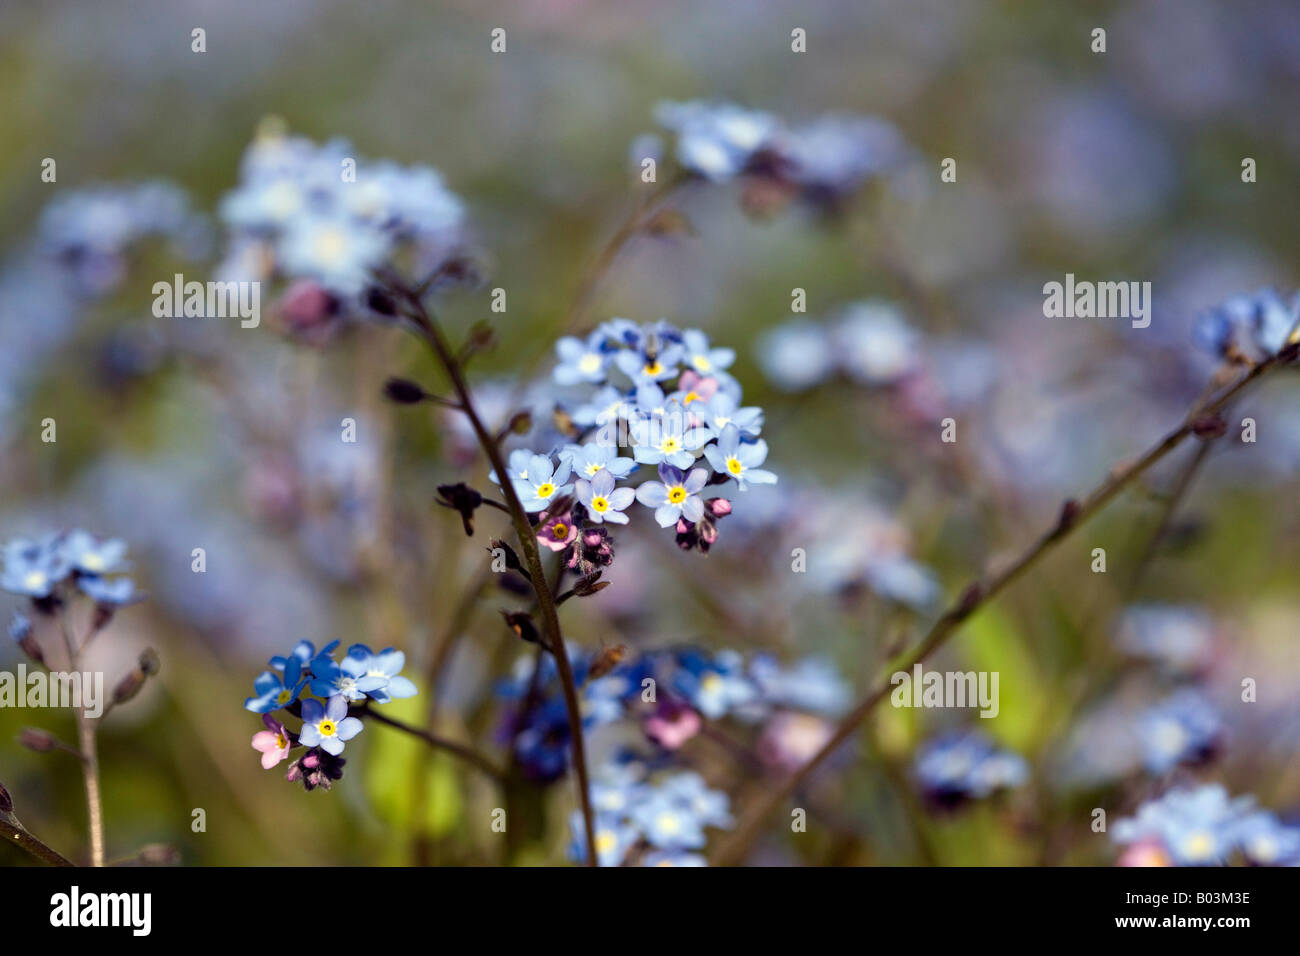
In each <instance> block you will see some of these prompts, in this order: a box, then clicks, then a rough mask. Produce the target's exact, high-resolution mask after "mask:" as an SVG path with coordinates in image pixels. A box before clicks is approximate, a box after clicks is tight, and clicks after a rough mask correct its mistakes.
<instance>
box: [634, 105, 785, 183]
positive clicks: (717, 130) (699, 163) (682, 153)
mask: <svg viewBox="0 0 1300 956" xmlns="http://www.w3.org/2000/svg"><path fill="white" fill-rule="evenodd" d="M655 119H656V120H658V122H659V123H660V125H662V126H664V127H665V128H667V129H670V130H672V131H673V132H675V133H676V134H677V161H678V162H679V163H681V164H682V166H683V167H684V168H685V169H688V170H690V171H691V172H693V173H697V174H699V175H700V176H703V177H705V178H706V179H710V180H712V181H714V182H723V181H725V180H728V179H731V178H733V177H734V176H736V175H738V174H739V173H741V172H743V171H744V170H745V167H746V166H747V165H748V164H749V161H750V159H751V158H753V156H754V154H755V153H756V152H757V151H758V150H759V149H761V148H762V147H763V146H764V145H766V144H767V143H768V142H769V140H770V139H771V138H772V135H773V134H774V133H775V132H776V130H777V121H776V119H775V118H774V117H772V116H771V115H769V114H767V113H761V112H757V111H754V110H746V109H742V108H741V107H739V106H736V105H734V104H731V103H707V102H704V101H700V100H695V101H691V102H685V103H673V102H666V103H660V104H659V105H658V106H657V107H656V108H655Z"/></svg>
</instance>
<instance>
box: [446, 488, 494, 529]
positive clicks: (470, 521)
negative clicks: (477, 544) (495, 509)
mask: <svg viewBox="0 0 1300 956" xmlns="http://www.w3.org/2000/svg"><path fill="white" fill-rule="evenodd" d="M437 500H438V504H440V505H442V506H443V507H444V508H450V509H452V510H453V511H456V512H458V513H459V514H460V521H461V524H462V525H463V526H464V528H465V534H466V535H472V534H473V533H474V511H475V510H476V509H477V508H479V507H480V506H481V505H482V504H483V496H482V495H481V494H479V493H478V492H477V491H475V490H474V489H473V488H471V487H470V486H469V485H467V484H464V483H463V482H461V483H459V484H455V485H439V486H438V499H437Z"/></svg>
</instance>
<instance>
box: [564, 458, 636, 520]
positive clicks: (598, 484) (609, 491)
mask: <svg viewBox="0 0 1300 956" xmlns="http://www.w3.org/2000/svg"><path fill="white" fill-rule="evenodd" d="M574 493H575V494H576V495H577V498H578V501H580V502H581V503H582V506H583V507H584V508H586V509H587V515H588V517H590V518H591V520H592V521H594V522H596V523H597V524H601V523H603V522H605V521H610V522H613V523H614V524H627V522H628V517H627V515H625V514H623V512H624V510H625V509H626V508H627V507H628V506H629V505H630V504H632V499H633V498H635V497H636V492H635V491H633V490H632V489H631V488H615V487H614V476H613V474H611V473H610V472H609V471H606V470H604V469H601V470H600V471H598V472H597V473H596V477H595V478H593V479H592V480H591V481H588V480H587V479H586V478H579V479H578V480H577V481H576V482H574Z"/></svg>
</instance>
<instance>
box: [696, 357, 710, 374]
mask: <svg viewBox="0 0 1300 956" xmlns="http://www.w3.org/2000/svg"><path fill="white" fill-rule="evenodd" d="M691 364H692V365H694V366H695V371H697V372H708V371H712V369H713V363H712V362H710V361H709V360H708V358H707V357H706V356H704V355H697V356H695V358H693V359H691Z"/></svg>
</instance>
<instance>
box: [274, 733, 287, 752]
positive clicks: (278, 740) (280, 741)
mask: <svg viewBox="0 0 1300 956" xmlns="http://www.w3.org/2000/svg"><path fill="white" fill-rule="evenodd" d="M288 746H289V738H288V737H286V736H285V735H284V734H276V735H275V749H276V750H284V749H285V748H287V747H288Z"/></svg>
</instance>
